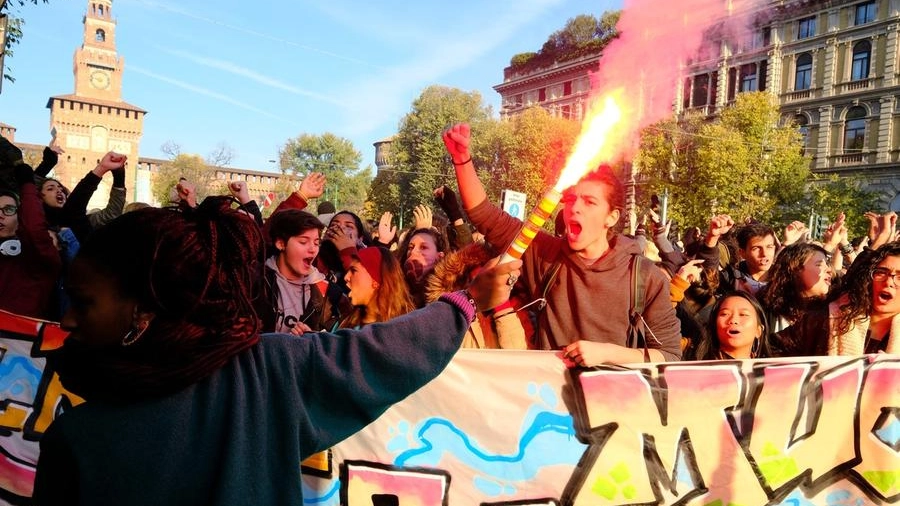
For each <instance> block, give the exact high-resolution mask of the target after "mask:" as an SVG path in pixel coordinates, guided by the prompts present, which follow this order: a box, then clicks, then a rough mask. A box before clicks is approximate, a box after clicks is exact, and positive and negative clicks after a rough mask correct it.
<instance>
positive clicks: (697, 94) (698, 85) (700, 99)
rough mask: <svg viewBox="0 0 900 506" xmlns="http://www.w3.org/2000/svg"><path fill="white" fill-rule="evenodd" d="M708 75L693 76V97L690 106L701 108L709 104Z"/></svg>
mask: <svg viewBox="0 0 900 506" xmlns="http://www.w3.org/2000/svg"><path fill="white" fill-rule="evenodd" d="M708 97H709V75H707V74H700V75H699V76H694V96H693V100H692V101H691V106H693V107H701V106H704V105H707V104H708V103H709V98H708Z"/></svg>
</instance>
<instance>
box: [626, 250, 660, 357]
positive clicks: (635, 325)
mask: <svg viewBox="0 0 900 506" xmlns="http://www.w3.org/2000/svg"><path fill="white" fill-rule="evenodd" d="M628 270H629V273H630V277H631V283H630V288H631V289H630V292H631V293H630V307H629V310H628V323H629V325H628V335H627V336H626V339H625V345H626V346H627V347H629V348H638V347H643V348H644V362H650V348H649V346H648V345H647V336H646V335H645V331H646V332H647V333H649V334H650V335H651V336H652V335H653V331H652V330H650V327H649V326H647V321H646V320H644V306H645V304H646V300H645V295H646V294H645V290H644V278H643V276H641V261H640V259H639V258H638V255H632V256H631V260H630V261H629V264H628ZM654 339H655V337H654Z"/></svg>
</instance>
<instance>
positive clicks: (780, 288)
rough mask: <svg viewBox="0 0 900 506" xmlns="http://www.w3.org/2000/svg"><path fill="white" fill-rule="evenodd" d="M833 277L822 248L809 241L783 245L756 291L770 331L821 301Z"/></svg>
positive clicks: (789, 322) (778, 328)
mask: <svg viewBox="0 0 900 506" xmlns="http://www.w3.org/2000/svg"><path fill="white" fill-rule="evenodd" d="M832 279H833V273H832V269H831V264H830V263H829V261H828V253H827V252H826V251H825V248H823V247H821V246H819V245H817V244H813V243H808V242H802V243H794V244H791V245H789V246H785V247H784V248H783V249H782V250H781V251H780V252H779V253H778V256H776V257H775V263H774V264H773V265H772V268H771V269H770V270H769V283H768V284H767V285H766V286H765V287H764V288H763V289H762V290H761V291H760V292H759V300H760V302H762V304H763V307H765V309H766V314H767V315H768V317H769V325H770V326H771V328H770V329H769V330H770V332H779V331H781V330H784V329H785V328H787V327H788V326H790V325H791V324H792V323H794V322H796V321H797V320H798V319H799V318H800V317H801V316H802V315H803V313H805V312H806V311H809V310H814V309H815V308H816V306H817V305H818V306H821V305H822V304H824V301H825V297H826V296H827V295H828V292H829V290H830V289H831V284H832Z"/></svg>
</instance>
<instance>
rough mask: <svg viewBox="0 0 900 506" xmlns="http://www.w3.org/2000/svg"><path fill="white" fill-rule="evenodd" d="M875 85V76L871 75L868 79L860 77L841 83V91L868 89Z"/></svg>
mask: <svg viewBox="0 0 900 506" xmlns="http://www.w3.org/2000/svg"><path fill="white" fill-rule="evenodd" d="M874 87H875V78H874V77H869V78H866V79H858V80H856V81H850V82H846V83H842V84H841V91H843V92H848V91H858V90H867V89H869V88H874Z"/></svg>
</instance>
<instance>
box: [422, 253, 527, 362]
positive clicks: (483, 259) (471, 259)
mask: <svg viewBox="0 0 900 506" xmlns="http://www.w3.org/2000/svg"><path fill="white" fill-rule="evenodd" d="M497 255H498V253H497V251H495V250H494V248H493V247H492V246H491V245H489V244H487V243H484V242H480V243H478V242H473V243H470V244H468V245H466V246H465V247H463V248H462V249H460V250H458V251H451V252H450V253H447V255H446V256H444V258H442V259H440V260H439V261H438V262H437V263H436V264H435V266H434V271H433V272H432V274H431V275H430V276H428V284H427V286H426V289H427V290H426V292H425V296H426V301H427V302H434V301H436V300H438V299H439V298H440V297H441V295H442V294H444V293H446V292H452V291H455V290H460V289H462V288H464V287H465V286H466V285H467V284H468V283H469V282H470V281H471V280H472V278H474V277H475V275H476V274H477V273H478V270H479V269H481V267H482V266H483V265H485V264H486V263H487V262H488V261H489V260H490V259H491V258H493V257H495V256H497ZM513 302H514V300H513V299H510V301H509V303H507V304H504V305H502V306H500V307H496V308H493V309H492V310H491V311H488V312H486V313H479V314H478V316H477V318H476V319H475V323H474V324H472V326H471V327H469V331H468V332H466V337H465V338H463V344H462V346H463V348H478V349H497V348H502V349H512V350H524V349H528V343H529V341H530V339H531V337H532V334H533V332H534V329H533V327H532V325H531V320H530V318H529V317H528V313H527V312H526V311H517V310H516V308H515V307H514V305H513Z"/></svg>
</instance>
